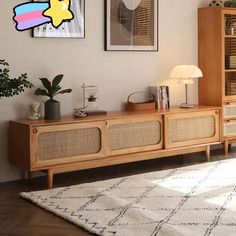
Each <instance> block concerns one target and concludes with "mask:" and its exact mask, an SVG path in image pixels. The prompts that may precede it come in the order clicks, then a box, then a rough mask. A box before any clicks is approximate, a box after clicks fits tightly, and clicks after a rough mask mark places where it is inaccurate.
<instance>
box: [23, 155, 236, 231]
mask: <svg viewBox="0 0 236 236" xmlns="http://www.w3.org/2000/svg"><path fill="white" fill-rule="evenodd" d="M21 196H22V197H24V198H26V199H29V200H31V201H32V202H34V203H35V204H37V205H38V206H40V207H42V208H44V209H46V210H48V211H50V212H53V213H54V214H56V215H58V216H60V217H63V218H64V219H66V220H68V221H70V222H73V223H74V224H76V225H78V226H80V227H83V228H84V229H86V230H88V231H90V232H92V233H95V234H97V235H109V236H114V235H115V236H133V235H135V236H146V235H147V236H154V235H163V236H180V235H184V236H190V235H191V236H195V235H196V236H197V235H201V236H206V235H214V236H218V235H219V236H222V235H225V236H226V235H227V236H235V235H236V159H230V160H226V161H217V162H211V163H204V164H200V165H194V166H188V167H183V168H177V169H171V170H165V171H157V172H151V173H146V174H141V175H135V176H129V177H124V178H117V179H110V180H105V181H99V182H94V183H87V184H80V185H75V186H70V187H65V188H57V189H52V190H45V191H37V192H29V193H21Z"/></svg>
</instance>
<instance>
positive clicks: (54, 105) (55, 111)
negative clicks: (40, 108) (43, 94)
mask: <svg viewBox="0 0 236 236" xmlns="http://www.w3.org/2000/svg"><path fill="white" fill-rule="evenodd" d="M44 108H45V110H44V112H45V116H44V119H47V120H53V119H61V112H60V102H49V101H47V102H45V104H44Z"/></svg>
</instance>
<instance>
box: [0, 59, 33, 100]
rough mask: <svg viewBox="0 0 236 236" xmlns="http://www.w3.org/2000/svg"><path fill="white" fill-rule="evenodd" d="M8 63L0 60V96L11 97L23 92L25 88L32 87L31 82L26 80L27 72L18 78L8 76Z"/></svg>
mask: <svg viewBox="0 0 236 236" xmlns="http://www.w3.org/2000/svg"><path fill="white" fill-rule="evenodd" d="M9 73H10V69H9V64H8V63H7V62H6V61H5V60H0V98H2V97H12V96H15V95H19V94H20V93H21V92H24V90H25V88H32V87H33V84H32V83H31V82H29V81H28V80H27V73H24V74H21V75H20V76H19V77H18V78H13V79H11V78H10V75H9Z"/></svg>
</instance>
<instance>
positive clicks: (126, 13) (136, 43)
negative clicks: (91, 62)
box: [104, 0, 158, 52]
mask: <svg viewBox="0 0 236 236" xmlns="http://www.w3.org/2000/svg"><path fill="white" fill-rule="evenodd" d="M104 1H105V4H104V5H105V17H104V19H105V42H104V50H105V51H150V52H157V51H158V0H136V1H137V3H136V4H138V5H137V6H131V7H130V6H129V5H128V4H130V3H133V2H135V1H134V0H104ZM127 6H129V7H130V8H128V7H127ZM134 7H135V8H134Z"/></svg>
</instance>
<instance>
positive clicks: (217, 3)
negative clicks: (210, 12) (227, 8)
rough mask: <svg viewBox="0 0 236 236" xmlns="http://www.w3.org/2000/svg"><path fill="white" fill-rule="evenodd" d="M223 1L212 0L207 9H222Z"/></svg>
mask: <svg viewBox="0 0 236 236" xmlns="http://www.w3.org/2000/svg"><path fill="white" fill-rule="evenodd" d="M223 6H224V1H223V0H212V1H211V2H210V3H209V7H223Z"/></svg>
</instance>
